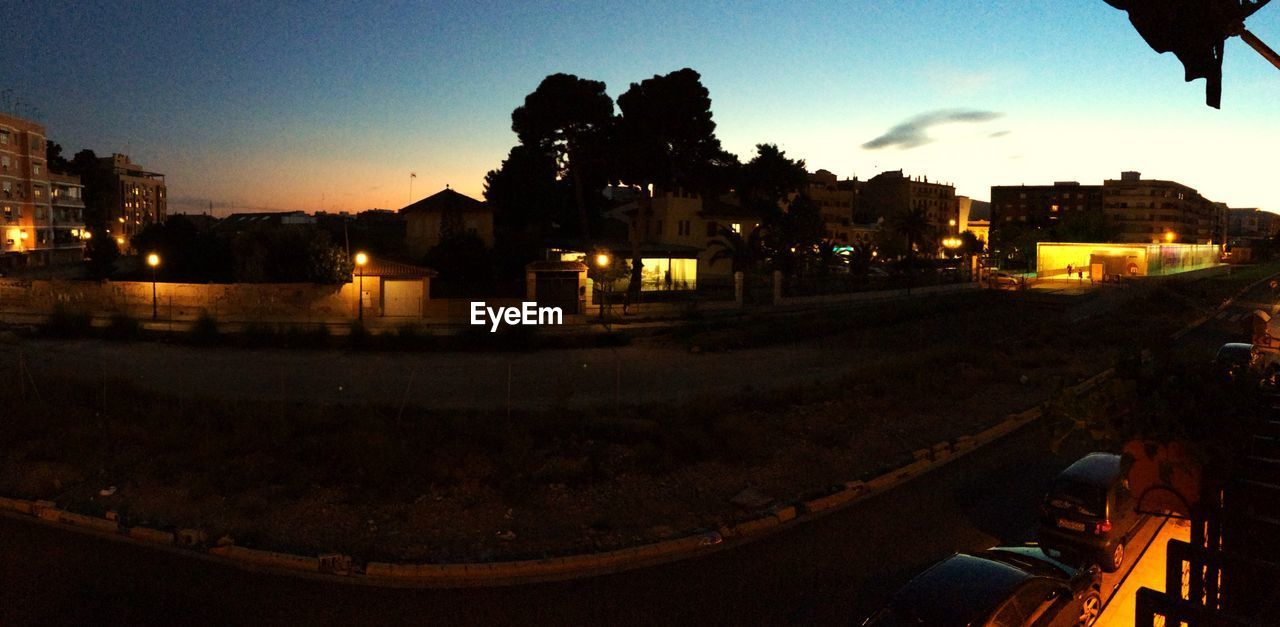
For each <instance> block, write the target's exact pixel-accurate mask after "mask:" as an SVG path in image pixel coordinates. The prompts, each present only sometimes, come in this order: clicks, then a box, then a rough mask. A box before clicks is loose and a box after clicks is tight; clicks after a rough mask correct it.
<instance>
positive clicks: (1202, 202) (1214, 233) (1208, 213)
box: [1102, 172, 1228, 244]
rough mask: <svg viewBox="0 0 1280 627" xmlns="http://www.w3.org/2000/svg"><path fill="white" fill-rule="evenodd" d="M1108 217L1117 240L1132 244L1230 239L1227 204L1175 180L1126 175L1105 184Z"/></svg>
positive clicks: (1138, 174)
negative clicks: (1228, 237)
mask: <svg viewBox="0 0 1280 627" xmlns="http://www.w3.org/2000/svg"><path fill="white" fill-rule="evenodd" d="M1102 193H1103V202H1104V204H1105V207H1106V213H1107V217H1108V219H1109V221H1110V222H1112V223H1113V224H1114V225H1115V226H1116V228H1117V230H1118V233H1119V234H1118V235H1117V237H1116V239H1117V241H1120V242H1132V243H1160V242H1165V243H1175V242H1178V243H1185V244H1222V243H1224V242H1225V241H1226V237H1227V224H1228V219H1227V214H1228V210H1227V207H1226V205H1224V204H1221V203H1215V202H1212V201H1210V200H1208V199H1206V198H1204V197H1203V196H1201V195H1200V193H1199V192H1197V191H1196V190H1194V189H1192V188H1190V187H1188V186H1186V185H1183V184H1182V183H1178V182H1175V181H1161V180H1153V179H1144V178H1142V175H1141V174H1140V173H1138V172H1123V173H1121V175H1120V178H1119V179H1108V180H1106V181H1104V182H1103V183H1102Z"/></svg>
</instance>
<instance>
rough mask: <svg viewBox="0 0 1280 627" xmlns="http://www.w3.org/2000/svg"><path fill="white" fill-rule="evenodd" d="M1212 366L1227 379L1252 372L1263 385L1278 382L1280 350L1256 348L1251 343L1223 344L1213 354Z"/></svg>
mask: <svg viewBox="0 0 1280 627" xmlns="http://www.w3.org/2000/svg"><path fill="white" fill-rule="evenodd" d="M1213 366H1214V367H1215V368H1216V369H1217V370H1218V371H1219V372H1221V373H1222V374H1223V375H1225V376H1226V377H1227V378H1228V379H1234V378H1237V377H1239V376H1242V375H1244V374H1245V373H1247V372H1253V373H1254V374H1255V375H1257V376H1258V377H1259V379H1260V382H1261V383H1262V384H1263V385H1264V386H1267V385H1270V386H1275V385H1276V384H1277V383H1280V351H1276V350H1275V349H1273V348H1258V347H1257V346H1254V345H1253V344H1245V343H1241V342H1230V343H1228V344H1223V345H1222V346H1221V347H1220V348H1219V349H1218V352H1217V354H1215V355H1214V356H1213Z"/></svg>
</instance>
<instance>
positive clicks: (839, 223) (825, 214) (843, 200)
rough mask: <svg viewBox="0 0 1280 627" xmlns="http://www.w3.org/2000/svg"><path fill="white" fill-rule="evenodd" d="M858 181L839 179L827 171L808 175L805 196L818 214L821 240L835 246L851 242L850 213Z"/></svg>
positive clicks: (851, 224)
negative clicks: (821, 228)
mask: <svg viewBox="0 0 1280 627" xmlns="http://www.w3.org/2000/svg"><path fill="white" fill-rule="evenodd" d="M858 187H859V183H858V180H857V179H856V178H855V179H845V180H843V181H842V180H839V179H838V178H837V177H836V175H835V174H832V173H831V172H828V171H827V170H818V171H817V172H811V173H810V174H809V180H808V185H807V186H806V188H805V194H806V195H807V196H809V199H810V200H812V201H813V204H815V205H817V207H818V210H819V211H820V212H821V213H822V224H823V237H824V238H825V239H826V240H827V241H829V242H832V243H835V244H849V243H850V242H852V239H853V226H854V221H853V217H854V211H855V210H856V209H857V207H858Z"/></svg>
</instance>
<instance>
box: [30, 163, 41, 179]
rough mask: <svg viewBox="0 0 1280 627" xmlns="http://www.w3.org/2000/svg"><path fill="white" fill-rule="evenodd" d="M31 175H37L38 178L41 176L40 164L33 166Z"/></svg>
mask: <svg viewBox="0 0 1280 627" xmlns="http://www.w3.org/2000/svg"><path fill="white" fill-rule="evenodd" d="M31 174H32V175H36V176H38V175H39V174H40V164H39V163H33V164H31Z"/></svg>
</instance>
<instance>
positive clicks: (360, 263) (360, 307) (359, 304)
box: [356, 253, 369, 324]
mask: <svg viewBox="0 0 1280 627" xmlns="http://www.w3.org/2000/svg"><path fill="white" fill-rule="evenodd" d="M366 263H369V256H368V255H366V254H364V253H356V267H357V268H359V269H360V284H359V287H357V288H356V312H357V313H356V319H357V320H359V321H360V323H361V324H364V265H365V264H366Z"/></svg>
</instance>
